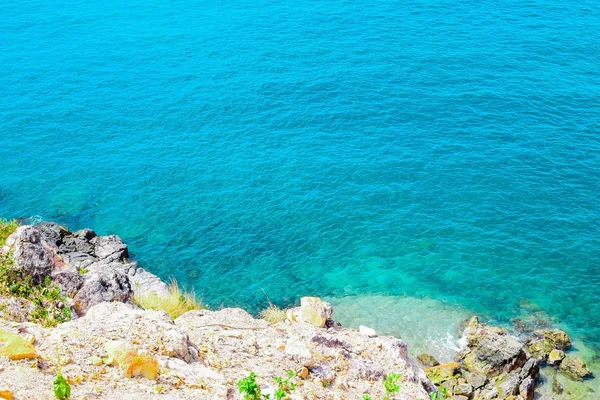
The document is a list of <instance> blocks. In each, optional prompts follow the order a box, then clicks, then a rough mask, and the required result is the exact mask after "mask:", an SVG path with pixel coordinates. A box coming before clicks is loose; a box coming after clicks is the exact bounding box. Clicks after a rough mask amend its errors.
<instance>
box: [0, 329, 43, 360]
mask: <svg viewBox="0 0 600 400" xmlns="http://www.w3.org/2000/svg"><path fill="white" fill-rule="evenodd" d="M0 345H2V346H1V347H0V356H6V357H8V358H10V359H11V360H22V359H24V358H37V357H38V354H37V352H36V351H35V347H33V345H32V344H31V343H29V342H28V341H27V340H25V339H23V338H22V337H21V336H19V335H16V334H14V333H11V332H8V331H5V330H3V329H0Z"/></svg>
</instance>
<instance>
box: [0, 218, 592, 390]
mask: <svg viewBox="0 0 600 400" xmlns="http://www.w3.org/2000/svg"><path fill="white" fill-rule="evenodd" d="M2 251H4V252H10V253H11V254H12V255H13V257H14V262H15V265H16V267H17V268H23V269H25V270H26V271H27V272H28V273H29V274H31V276H34V277H37V278H38V279H44V278H45V277H46V276H49V277H50V278H51V279H52V280H53V282H56V283H57V284H58V285H59V286H60V287H61V289H62V291H63V293H65V294H68V295H69V296H70V298H71V299H72V304H71V306H72V309H73V311H74V313H73V315H74V317H76V318H75V319H73V320H71V321H69V322H66V323H63V324H60V325H58V326H56V327H54V328H44V327H42V326H40V325H36V324H33V323H30V322H26V321H23V320H19V318H18V316H19V313H18V312H9V313H8V314H6V313H5V315H4V316H5V317H7V316H12V318H10V319H9V318H5V319H0V398H5V399H52V398H54V395H53V392H52V383H53V380H54V377H55V375H56V373H57V371H58V370H59V368H61V369H62V374H63V375H64V376H65V377H66V378H67V380H68V381H69V383H70V384H71V387H72V392H71V398H73V399H154V398H157V399H240V398H242V397H241V396H240V394H239V391H238V388H237V385H236V383H237V382H238V381H239V380H240V379H242V378H244V377H246V376H248V374H249V373H250V372H251V371H252V372H255V373H256V374H257V375H258V378H257V381H258V383H259V384H260V385H261V387H262V390H263V393H271V398H273V396H272V393H273V391H274V390H275V384H274V381H273V378H274V377H276V376H283V377H285V376H286V374H287V371H294V372H295V374H296V376H295V377H294V378H292V379H293V381H294V382H295V383H296V384H297V389H296V390H295V391H293V393H292V395H291V397H290V398H291V399H362V398H363V396H364V395H365V394H368V395H369V396H371V398H373V399H377V400H379V399H382V398H384V395H385V390H384V386H383V384H382V382H383V380H384V379H385V378H386V377H387V376H389V375H390V374H393V373H398V374H400V375H401V379H400V381H399V386H400V390H399V391H398V392H397V393H394V394H392V395H391V396H390V398H391V399H396V400H400V399H422V400H427V399H429V393H431V392H434V391H436V390H437V389H438V388H436V386H434V384H435V385H437V386H438V387H441V386H443V387H445V388H447V392H448V395H449V398H451V399H453V400H467V399H506V400H532V399H533V398H534V396H535V385H536V380H537V377H538V374H539V366H540V364H541V363H552V364H554V365H556V366H557V369H558V370H560V371H562V372H563V373H564V374H566V375H569V376H570V377H571V378H572V379H577V380H578V379H583V378H585V377H587V376H588V375H589V370H587V367H586V366H585V364H583V362H582V361H581V360H579V359H577V358H576V357H572V356H569V355H566V356H565V354H564V352H563V350H566V349H568V347H569V346H570V340H569V338H568V336H567V335H566V334H565V333H564V332H562V331H558V330H552V329H547V330H540V331H536V332H534V333H533V334H532V335H531V337H529V338H528V339H527V340H526V341H523V340H517V338H515V337H513V336H511V335H510V334H509V333H508V332H507V331H506V330H504V329H502V328H498V327H493V326H488V325H485V324H481V323H480V322H479V320H478V319H477V318H476V317H474V318H472V319H471V320H470V321H469V322H468V324H466V327H465V336H464V341H465V347H464V349H463V350H462V351H461V352H460V353H459V354H458V356H457V358H456V362H452V363H447V364H443V365H439V363H437V361H436V360H434V359H433V358H432V357H428V356H426V355H421V356H419V363H417V361H416V360H412V359H411V358H410V357H409V356H408V351H407V346H406V344H405V343H404V342H402V341H401V340H400V339H398V338H394V337H379V336H377V334H376V332H375V331H374V330H372V329H369V328H366V327H361V329H359V330H355V329H347V328H343V327H341V326H339V324H337V323H336V322H335V321H334V320H333V319H332V317H333V310H332V309H331V306H330V305H329V304H328V303H326V302H323V301H321V300H320V299H319V298H316V297H305V298H302V300H301V305H300V307H297V308H293V309H291V310H288V314H287V319H286V321H285V322H280V323H277V324H274V325H271V324H269V323H267V322H266V321H264V320H261V319H255V318H254V317H252V316H251V315H250V314H248V313H247V312H245V311H243V310H241V309H223V310H218V311H208V310H200V311H190V312H187V313H185V314H184V315H182V316H181V317H179V318H177V319H175V320H173V319H171V317H169V315H168V314H167V313H165V312H163V311H154V310H143V309H141V308H140V307H138V306H137V305H135V304H134V303H133V302H132V301H131V298H132V296H133V294H135V293H136V292H137V293H143V292H150V291H153V292H155V293H158V294H161V293H164V292H165V291H166V290H167V286H166V285H165V284H164V283H163V282H162V281H161V280H160V279H158V278H157V277H156V276H154V275H152V274H151V273H149V272H147V271H144V270H143V269H141V268H138V267H137V265H136V263H135V262H130V261H129V260H128V259H127V246H126V245H125V244H124V243H123V242H122V241H121V240H120V239H119V238H118V237H116V236H107V237H101V236H97V235H96V234H95V233H94V232H93V231H91V230H83V231H79V232H74V233H73V232H69V231H68V230H66V229H65V228H63V227H60V226H58V225H56V224H53V223H43V224H40V225H37V226H35V227H31V226H22V227H19V228H18V230H17V232H15V233H14V234H13V235H11V236H10V237H9V239H8V240H7V245H6V246H5V247H4V249H3V250H2ZM82 270H85V273H81V271H82ZM0 304H2V305H3V308H4V309H5V310H9V311H10V310H11V309H12V310H13V311H15V309H16V308H18V307H20V306H22V304H21V303H19V302H15V299H12V298H0ZM15 316H17V318H15ZM59 355H60V362H59V357H58V356H59ZM422 367H423V368H425V369H422Z"/></svg>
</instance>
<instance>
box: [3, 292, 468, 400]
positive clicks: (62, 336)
mask: <svg viewBox="0 0 600 400" xmlns="http://www.w3.org/2000/svg"><path fill="white" fill-rule="evenodd" d="M2 324H6V325H7V329H9V330H10V331H11V332H10V335H13V336H16V337H21V336H23V337H25V336H28V337H30V338H32V340H31V341H32V342H33V343H34V346H35V349H34V350H35V352H36V355H37V356H38V359H37V360H38V361H37V367H34V368H31V367H30V366H28V365H29V364H25V363H26V362H28V363H31V361H26V360H23V361H18V360H14V361H7V360H5V359H2V358H0V382H8V383H9V387H8V388H7V389H9V390H11V391H12V392H13V393H14V394H15V396H18V398H32V399H35V398H44V397H48V398H50V397H52V395H51V388H52V379H53V376H54V374H55V372H56V369H57V357H56V351H57V350H56V349H57V348H58V349H59V352H60V353H61V357H62V359H63V360H64V361H63V362H62V364H63V365H62V373H63V375H64V376H65V378H66V379H67V380H68V381H69V382H71V385H72V395H73V398H85V397H87V398H95V397H97V396H98V395H101V397H102V398H124V399H133V398H145V399H154V398H157V399H164V398H168V399H232V400H233V399H239V398H240V397H239V390H238V388H237V386H236V382H238V381H239V380H240V379H242V378H244V377H247V376H248V374H249V373H250V371H253V372H255V373H256V374H257V376H258V378H257V383H258V384H259V385H260V386H261V388H262V391H263V393H274V390H275V389H276V386H275V385H276V384H275V381H274V377H277V376H286V374H287V371H294V372H295V373H296V376H295V377H294V378H293V381H294V382H295V383H296V384H297V387H296V389H295V390H294V392H293V394H292V397H291V398H292V399H297V400H299V399H305V398H319V399H338V398H345V399H362V398H363V396H364V395H369V396H371V397H372V398H382V397H383V396H384V394H385V388H384V386H383V380H384V379H385V378H386V377H387V376H389V375H391V374H397V373H398V374H400V375H401V378H400V381H399V383H400V384H399V392H398V393H395V395H394V396H393V397H391V398H393V399H406V400H409V399H421V400H425V399H427V398H429V395H428V393H429V392H431V391H433V390H434V389H435V388H434V386H433V385H432V384H431V382H430V381H429V380H428V379H427V377H426V375H425V373H424V372H423V371H422V370H421V369H420V368H418V367H417V366H416V365H415V364H414V362H413V361H412V360H411V359H410V357H409V356H408V354H407V347H406V344H404V343H403V342H402V341H401V340H399V339H396V338H393V337H374V338H370V337H367V336H364V335H361V334H360V333H359V332H358V331H357V330H353V329H344V328H339V327H338V328H319V327H317V326H315V325H313V324H310V323H307V322H296V323H284V322H281V323H278V324H276V325H271V324H269V323H267V322H266V321H264V320H259V319H255V318H253V317H252V316H251V315H250V314H248V313H246V312H245V311H243V310H241V309H223V310H219V311H208V310H200V311H190V312H188V313H186V314H184V315H182V316H181V317H179V318H177V319H176V320H175V321H173V320H172V319H171V318H170V317H169V316H168V315H167V314H166V313H164V312H161V311H149V310H140V309H138V308H135V307H134V306H132V305H129V304H125V303H120V302H112V303H106V302H105V303H101V304H98V305H96V306H93V307H91V308H90V309H89V310H88V312H87V313H86V315H85V316H84V317H82V318H79V319H76V320H73V321H70V322H67V323H63V324H61V325H58V326H57V327H55V328H51V329H47V328H43V327H41V326H39V325H35V324H31V323H9V322H7V321H2ZM22 340H23V341H25V339H24V338H22ZM27 343H29V342H27ZM32 348H33V346H32ZM26 365H27V367H25V366H26ZM461 388H463V389H465V390H466V385H462V386H461V387H459V388H457V390H458V391H460V389H461ZM271 397H272V398H273V397H274V396H273V395H272V396H271Z"/></svg>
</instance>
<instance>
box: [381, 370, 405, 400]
mask: <svg viewBox="0 0 600 400" xmlns="http://www.w3.org/2000/svg"><path fill="white" fill-rule="evenodd" d="M400 378H402V375H400V374H389V375H388V376H387V378H385V380H384V381H383V387H385V397H384V399H385V400H389V399H390V394H392V393H398V392H399V391H400V385H398V381H399V380H400Z"/></svg>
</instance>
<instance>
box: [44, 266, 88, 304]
mask: <svg viewBox="0 0 600 400" xmlns="http://www.w3.org/2000/svg"><path fill="white" fill-rule="evenodd" d="M51 277H52V280H53V281H54V282H55V283H56V284H57V285H58V287H59V288H60V290H61V292H62V293H63V294H65V295H67V296H70V297H73V296H75V294H77V292H78V291H79V289H80V288H81V287H82V286H83V283H84V282H85V280H84V279H83V276H81V274H80V273H79V271H77V268H75V267H74V266H68V267H66V268H61V269H60V270H58V271H54V272H53V273H52V274H51Z"/></svg>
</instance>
